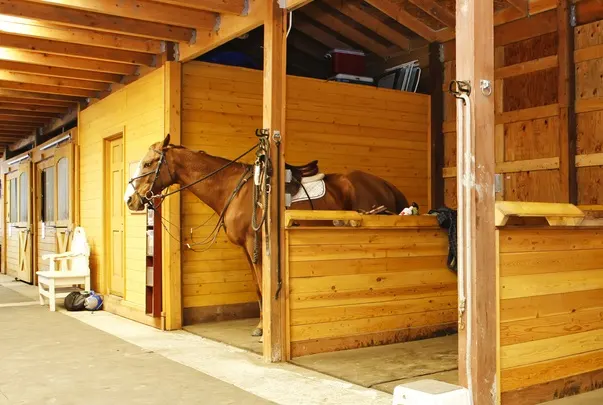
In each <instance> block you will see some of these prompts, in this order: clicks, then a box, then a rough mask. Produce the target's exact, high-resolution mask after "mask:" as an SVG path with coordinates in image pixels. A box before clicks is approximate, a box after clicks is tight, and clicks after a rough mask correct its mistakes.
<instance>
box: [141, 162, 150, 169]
mask: <svg viewBox="0 0 603 405" xmlns="http://www.w3.org/2000/svg"><path fill="white" fill-rule="evenodd" d="M142 167H144V168H147V167H151V162H147V163H145V164H144V165H143V166H142Z"/></svg>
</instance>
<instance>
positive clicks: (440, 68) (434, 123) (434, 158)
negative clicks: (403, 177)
mask: <svg viewBox="0 0 603 405" xmlns="http://www.w3.org/2000/svg"><path fill="white" fill-rule="evenodd" d="M442 52H443V50H442V45H441V44H438V43H433V44H430V45H429V73H430V77H431V79H430V81H431V85H432V87H431V89H432V91H431V109H430V111H431V129H430V143H429V150H430V152H429V157H430V166H429V170H430V173H431V179H430V183H429V184H430V185H431V195H432V201H431V208H432V209H435V208H437V207H441V206H443V205H444V177H443V173H442V170H443V167H444V133H443V130H442V129H443V122H444V94H443V93H442V92H441V91H440V88H441V87H442V85H443V81H444V76H443V75H444V64H443V62H442V58H441V55H442Z"/></svg>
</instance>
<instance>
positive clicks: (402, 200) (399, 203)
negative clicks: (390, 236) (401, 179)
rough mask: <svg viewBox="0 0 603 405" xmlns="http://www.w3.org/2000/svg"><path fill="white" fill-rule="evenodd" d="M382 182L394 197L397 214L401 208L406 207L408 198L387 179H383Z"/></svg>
mask: <svg viewBox="0 0 603 405" xmlns="http://www.w3.org/2000/svg"><path fill="white" fill-rule="evenodd" d="M383 182H384V183H385V185H386V186H387V187H388V188H389V189H390V190H391V192H392V194H393V195H394V198H395V199H396V214H399V213H401V212H402V210H403V209H404V208H407V207H408V205H409V204H408V199H407V198H406V196H405V195H404V194H402V192H401V191H400V190H398V188H397V187H396V186H394V185H393V184H392V183H390V182H389V181H387V180H383Z"/></svg>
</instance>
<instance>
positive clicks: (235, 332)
mask: <svg viewBox="0 0 603 405" xmlns="http://www.w3.org/2000/svg"><path fill="white" fill-rule="evenodd" d="M258 322H259V318H250V319H238V320H235V321H220V322H208V323H198V324H195V325H189V326H185V327H184V330H186V331H188V332H190V333H194V334H195V335H198V336H201V337H204V338H207V339H211V340H215V341H217V342H222V343H226V344H228V345H231V346H234V347H238V348H239V349H243V350H248V351H250V352H253V353H257V354H260V355H261V354H262V350H263V349H262V343H261V342H260V338H259V337H255V336H251V332H253V330H254V329H255V327H256V326H257V324H258Z"/></svg>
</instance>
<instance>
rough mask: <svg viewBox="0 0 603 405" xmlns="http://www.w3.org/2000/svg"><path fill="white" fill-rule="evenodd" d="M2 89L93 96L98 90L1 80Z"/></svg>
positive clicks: (0, 86) (0, 87)
mask: <svg viewBox="0 0 603 405" xmlns="http://www.w3.org/2000/svg"><path fill="white" fill-rule="evenodd" d="M0 89H8V90H21V91H27V92H33V93H46V94H60V95H65V96H76V97H91V98H94V97H96V96H97V94H98V92H96V91H93V90H85V89H73V88H70V87H60V86H48V85H43V84H32V83H19V82H10V81H7V80H0Z"/></svg>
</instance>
